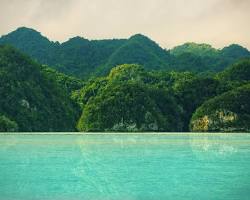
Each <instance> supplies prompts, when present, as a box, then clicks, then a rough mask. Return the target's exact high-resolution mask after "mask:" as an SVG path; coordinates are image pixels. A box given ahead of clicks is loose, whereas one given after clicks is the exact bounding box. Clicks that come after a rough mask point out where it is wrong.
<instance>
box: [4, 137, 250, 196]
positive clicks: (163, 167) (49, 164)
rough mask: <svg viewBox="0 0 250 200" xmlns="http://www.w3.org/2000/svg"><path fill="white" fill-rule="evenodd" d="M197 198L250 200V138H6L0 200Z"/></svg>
mask: <svg viewBox="0 0 250 200" xmlns="http://www.w3.org/2000/svg"><path fill="white" fill-rule="evenodd" d="M189 199H190V200H196V199H197V200H249V199H250V134H240V133H237V134H198V133H194V134H180V133H171V134H159V135H156V134H93V135H91V134H88V135H87V134H75V135H70V134H66V133H65V134H45V135H40V134H32V135H29V134H25V133H23V134H14V135H13V134H1V135H0V200H189Z"/></svg>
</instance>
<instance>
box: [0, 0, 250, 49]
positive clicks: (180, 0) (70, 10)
mask: <svg viewBox="0 0 250 200" xmlns="http://www.w3.org/2000/svg"><path fill="white" fill-rule="evenodd" d="M0 13H1V15H0V35H4V34H7V33H8V32H10V31H13V30H15V29H16V28H17V27H20V26H26V27H30V28H34V29H36V30H38V31H39V32H41V33H42V34H43V35H45V36H47V37H48V38H49V39H50V40H53V41H60V42H62V41H66V40H68V39H69V38H71V37H74V36H77V35H78V36H82V37H85V38H88V39H105V38H128V37H129V36H131V35H133V34H136V33H142V34H145V35H147V36H148V37H150V38H152V39H153V40H155V41H156V42H157V43H159V44H160V45H161V46H162V47H164V48H171V47H173V46H175V45H178V44H181V43H184V42H187V41H193V42H199V43H201V42H204V43H209V44H212V45H213V46H214V47H217V48H221V47H223V46H225V45H228V44H231V43H239V44H241V45H243V46H245V47H247V48H248V49H250V22H249V21H250V0H0Z"/></svg>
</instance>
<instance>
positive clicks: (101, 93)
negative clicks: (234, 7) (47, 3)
mask: <svg viewBox="0 0 250 200" xmlns="http://www.w3.org/2000/svg"><path fill="white" fill-rule="evenodd" d="M0 43H1V44H3V45H0V96H1V98H0V131H2V132H4V131H77V130H78V131H87V132H94V131H103V132H105V131H128V132H133V131H137V132H140V131H141V132H142V131H143V132H147V131H156V132H164V131H168V132H173V131H176V132H184V131H185V132H186V131H199V132H200V131H202V132H203V131H204V132H205V131H220V132H231V131H235V132H239V131H244V132H247V131H250V52H249V51H248V50H247V49H245V48H243V47H241V46H239V45H236V44H233V45H230V46H228V47H225V48H223V49H215V48H213V47H212V46H210V45H208V44H196V43H186V44H184V45H180V46H177V47H175V48H173V49H170V50H165V49H162V48H161V47H160V46H159V45H157V44H156V43H155V42H153V41H152V40H150V39H149V38H147V37H146V36H143V35H140V34H137V35H134V36H132V37H131V38H129V39H113V40H92V41H90V40H87V39H84V38H80V37H76V38H72V39H70V40H69V41H67V42H65V43H62V44H60V43H58V42H51V41H49V40H48V39H47V38H46V37H44V36H42V35H41V34H40V33H39V32H37V31H35V30H32V29H28V28H19V29H17V30H16V31H14V32H12V33H10V34H8V35H5V36H2V37H1V38H0ZM10 45H11V46H10Z"/></svg>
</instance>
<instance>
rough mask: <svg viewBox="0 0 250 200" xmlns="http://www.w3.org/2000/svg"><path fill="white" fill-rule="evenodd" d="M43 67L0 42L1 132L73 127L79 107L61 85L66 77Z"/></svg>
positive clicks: (53, 129) (65, 129)
mask: <svg viewBox="0 0 250 200" xmlns="http://www.w3.org/2000/svg"><path fill="white" fill-rule="evenodd" d="M44 70H45V68H44V67H42V66H40V65H39V64H37V63H36V62H34V61H32V60H31V59H30V58H28V57H27V56H25V55H23V54H22V53H20V52H19V51H17V50H15V49H14V48H12V47H9V46H3V45H0V96H1V98H0V131H74V130H75V123H76V120H77V118H78V114H79V110H78V106H77V105H76V104H75V103H73V101H72V100H71V99H70V95H69V94H68V92H67V90H66V88H70V87H66V86H65V87H64V86H63V85H64V83H67V81H64V80H67V79H66V78H65V77H64V76H63V75H61V76H60V77H58V76H54V75H55V73H54V74H53V73H49V72H46V71H44ZM72 79H73V78H72ZM60 80H61V81H60ZM79 87H81V86H80V85H79Z"/></svg>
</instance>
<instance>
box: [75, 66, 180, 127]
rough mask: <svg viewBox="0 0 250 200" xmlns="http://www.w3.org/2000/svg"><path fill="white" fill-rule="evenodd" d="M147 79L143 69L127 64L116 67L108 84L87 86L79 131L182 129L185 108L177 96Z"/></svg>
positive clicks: (83, 92)
mask: <svg viewBox="0 0 250 200" xmlns="http://www.w3.org/2000/svg"><path fill="white" fill-rule="evenodd" d="M146 78H147V73H146V72H145V71H144V69H143V68H142V67H140V66H138V65H128V64H127V65H122V66H118V67H117V68H114V69H113V70H112V71H111V72H110V74H109V76H107V77H106V78H105V81H104V80H100V79H98V80H97V82H94V83H90V84H87V86H86V88H85V89H84V90H83V91H82V92H81V93H80V94H79V95H80V96H81V98H82V101H83V103H82V105H84V106H83V113H82V116H81V118H80V120H79V122H78V126H77V127H78V130H80V131H174V130H181V128H182V124H181V116H180V113H181V109H180V108H178V105H177V104H176V103H175V101H174V97H173V95H171V94H170V92H169V91H167V90H166V89H160V88H158V87H156V86H154V85H152V84H147V83H146V82H144V80H146ZM101 82H102V84H100V83H101ZM90 91H92V93H91V94H92V95H89V94H90Z"/></svg>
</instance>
